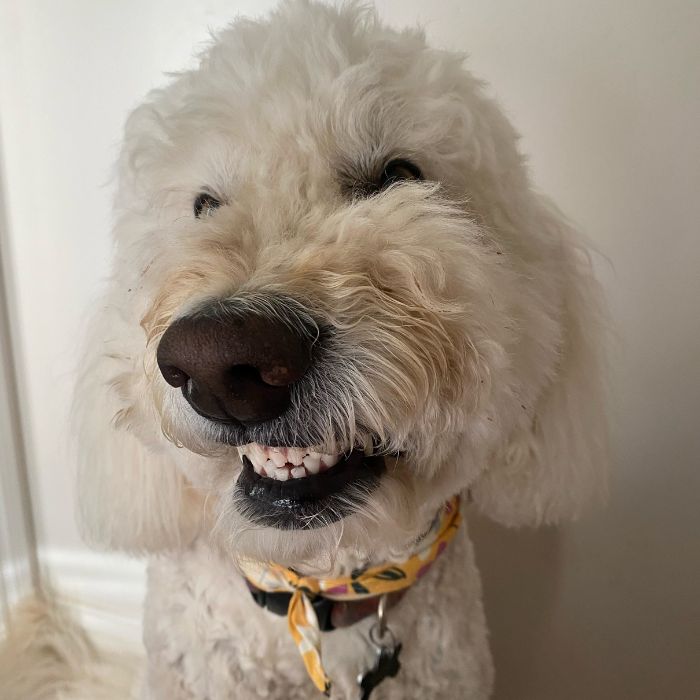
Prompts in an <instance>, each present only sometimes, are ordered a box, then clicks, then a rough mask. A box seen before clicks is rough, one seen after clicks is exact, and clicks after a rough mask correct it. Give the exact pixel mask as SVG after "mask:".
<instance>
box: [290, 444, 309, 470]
mask: <svg viewBox="0 0 700 700" xmlns="http://www.w3.org/2000/svg"><path fill="white" fill-rule="evenodd" d="M306 453H307V450H302V449H300V448H298V447H290V448H289V449H288V450H287V461H288V462H291V463H292V464H296V465H297V466H299V465H301V461H302V459H304V455H305V454H306Z"/></svg>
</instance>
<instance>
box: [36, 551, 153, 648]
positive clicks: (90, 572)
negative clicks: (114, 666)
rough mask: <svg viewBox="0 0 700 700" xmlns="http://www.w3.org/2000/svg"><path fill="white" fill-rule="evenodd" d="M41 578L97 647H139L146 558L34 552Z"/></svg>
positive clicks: (95, 553) (100, 554) (79, 552)
mask: <svg viewBox="0 0 700 700" xmlns="http://www.w3.org/2000/svg"><path fill="white" fill-rule="evenodd" d="M39 560H40V565H41V572H42V579H43V580H45V581H47V582H48V583H49V585H50V586H51V589H52V592H53V593H54V594H55V595H56V597H57V600H58V602H59V603H62V604H63V605H65V606H66V607H67V608H68V609H69V610H70V611H72V612H73V614H74V615H75V616H76V618H77V620H78V621H79V622H80V624H82V625H83V627H84V628H85V629H86V630H87V631H88V633H89V634H90V635H91V636H92V637H93V638H94V640H95V641H96V642H97V643H98V644H100V646H102V647H108V648H111V649H115V650H121V651H132V652H133V651H136V652H138V651H139V650H140V649H141V618H142V614H143V600H144V597H145V594H146V562H145V561H143V560H136V559H130V558H128V557H125V556H123V555H118V554H105V553H99V552H92V551H89V550H49V551H40V552H39Z"/></svg>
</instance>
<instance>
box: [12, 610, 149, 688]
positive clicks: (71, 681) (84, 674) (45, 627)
mask: <svg viewBox="0 0 700 700" xmlns="http://www.w3.org/2000/svg"><path fill="white" fill-rule="evenodd" d="M7 632H8V633H7V637H6V639H4V640H3V643H2V644H1V645H0V697H2V700H117V699H119V700H129V698H131V697H132V695H131V690H132V688H133V687H134V678H135V677H136V669H137V666H138V663H139V662H138V659H137V658H136V657H135V656H134V657H129V656H126V655H120V654H111V655H106V654H105V653H104V652H101V651H100V650H99V649H97V647H95V645H94V644H93V643H92V642H91V641H90V639H88V637H87V635H86V634H85V632H84V631H83V630H82V629H81V628H80V626H79V625H78V624H77V623H76V622H75V620H73V619H72V617H71V616H70V614H69V613H68V612H67V611H66V610H65V609H63V608H62V607H61V606H60V604H57V603H55V602H53V601H51V600H50V599H49V600H47V599H46V598H43V597H42V598H30V599H28V600H26V601H24V602H23V603H21V604H20V605H19V606H17V608H16V610H14V611H13V615H12V618H11V620H10V626H9V629H8V631H7ZM107 659H109V660H107ZM133 697H134V700H135V696H133Z"/></svg>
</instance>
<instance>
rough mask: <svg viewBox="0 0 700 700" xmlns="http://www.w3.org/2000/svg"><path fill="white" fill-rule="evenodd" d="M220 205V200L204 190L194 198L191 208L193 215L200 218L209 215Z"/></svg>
mask: <svg viewBox="0 0 700 700" xmlns="http://www.w3.org/2000/svg"><path fill="white" fill-rule="evenodd" d="M220 206H221V202H220V201H219V200H218V199H217V198H216V197H214V195H211V194H208V193H206V192H200V193H199V194H198V195H197V198H196V199H195V200H194V204H193V205H192V208H193V209H194V215H195V216H196V217H197V218H198V219H201V218H202V217H203V216H209V214H211V213H212V212H213V211H214V210H215V209H218V208H219V207H220Z"/></svg>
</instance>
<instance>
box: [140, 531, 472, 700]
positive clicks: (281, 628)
mask: <svg viewBox="0 0 700 700" xmlns="http://www.w3.org/2000/svg"><path fill="white" fill-rule="evenodd" d="M461 549H462V547H461V546H459V545H458V546H457V547H456V548H455V550H456V551H455V552H454V553H452V554H450V556H449V557H447V556H446V557H444V558H443V559H442V560H441V561H440V562H438V564H437V565H436V566H435V567H434V569H433V570H432V571H430V572H429V573H428V574H427V575H426V577H425V579H424V580H422V581H421V582H420V584H419V585H417V586H416V587H415V589H411V590H409V591H408V593H407V594H406V596H405V597H404V599H403V600H402V601H401V602H400V603H399V604H398V605H397V606H396V608H394V609H392V610H391V612H390V616H389V623H390V626H391V628H392V630H393V631H394V633H395V634H396V637H397V639H398V640H399V641H400V642H401V643H402V644H403V646H404V649H403V651H402V656H401V662H402V669H401V671H400V672H399V674H398V676H397V677H396V678H395V679H388V680H386V681H384V682H382V684H381V685H380V686H379V687H378V688H377V690H376V691H375V692H373V693H372V696H371V697H372V700H383V699H385V698H386V699H389V698H390V699H392V700H393V699H394V698H402V699H404V700H408V698H413V697H416V698H417V697H421V698H424V697H426V696H425V695H420V694H417V695H416V694H414V693H417V692H418V687H419V685H425V684H426V683H427V684H428V685H429V686H433V685H435V682H437V683H438V685H439V684H440V683H442V682H443V681H444V680H445V679H447V680H449V686H450V687H459V683H458V684H457V686H454V682H453V681H454V677H455V673H456V674H457V675H459V674H460V673H461V671H460V669H459V668H454V667H455V664H454V663H453V662H452V660H451V659H450V658H449V656H450V655H451V654H452V652H453V651H454V647H455V645H456V644H458V645H459V646H461V647H462V648H464V650H465V653H466V654H467V655H469V654H470V653H471V651H470V650H469V649H468V647H469V646H471V645H473V641H470V640H469V639H467V638H466V637H468V636H471V634H472V632H473V629H470V625H471V624H472V623H473V619H472V618H473V617H474V613H476V614H477V618H479V617H480V616H481V609H480V606H478V607H477V608H475V607H474V603H475V602H476V603H478V602H479V600H478V595H477V597H476V598H474V595H475V592H476V594H478V578H476V572H475V570H474V571H473V574H474V576H473V577H471V578H472V579H473V580H472V585H468V586H467V587H466V588H468V589H470V591H469V593H470V594H469V595H468V596H467V595H465V594H464V592H462V593H460V592H459V588H464V584H465V582H466V579H465V578H464V577H463V576H462V577H457V576H455V574H453V573H451V572H450V569H454V568H455V567H454V566H451V560H452V561H453V560H454V559H455V556H456V557H460V551H459V550H461ZM463 561H464V560H463ZM466 563H467V564H469V563H470V562H469V561H467V562H466ZM460 568H461V567H460ZM467 571H468V572H470V568H469V567H467ZM470 573H471V572H470ZM468 578H469V577H468ZM443 585H446V586H447V587H448V588H449V590H448V592H447V594H446V595H445V596H443V595H441V594H440V592H439V588H440V587H441V586H443ZM474 586H476V589H475V588H474ZM443 601H444V604H443ZM450 608H451V609H450ZM455 608H456V609H455ZM478 621H479V619H477V622H478ZM455 622H456V623H457V626H456V627H455ZM373 623H374V617H373V616H371V617H368V618H366V619H364V620H362V621H360V622H358V623H356V624H355V625H352V626H351V627H348V628H344V629H339V630H335V631H333V632H329V633H324V634H323V636H322V653H323V663H324V665H325V667H326V669H327V671H328V674H329V676H330V677H331V678H332V680H333V690H332V695H331V697H332V698H336V700H359V698H360V697H361V690H360V687H359V684H358V675H359V674H361V673H363V672H366V671H367V670H368V669H370V668H371V667H372V666H373V665H374V664H375V662H376V648H375V647H374V646H373V645H372V644H371V643H370V642H369V630H370V627H371V625H372V624H373ZM460 623H461V624H460ZM480 627H483V619H481V624H480V625H478V626H477V631H478V629H480ZM426 631H428V632H426ZM465 635H466V636H465ZM144 639H145V642H146V647H147V651H148V655H149V679H150V685H151V689H152V690H151V694H150V695H149V696H148V697H149V700H165V698H166V697H167V699H168V700H204V698H207V699H209V700H218V699H219V698H220V699H221V700H224V698H230V697H231V692H232V690H233V689H235V691H236V695H235V697H236V698H237V700H248V699H250V700H253V699H254V698H255V699H257V698H269V699H270V700H278V699H279V700H282V698H284V699H285V700H313V698H315V697H317V696H318V697H319V698H321V697H322V696H321V694H320V693H318V691H316V690H315V689H314V687H313V685H311V682H310V680H309V678H308V677H307V674H306V671H305V669H304V666H303V664H302V662H301V658H300V656H299V651H298V650H297V648H296V646H295V645H294V643H293V642H292V640H291V637H290V635H289V630H288V626H287V621H286V619H285V618H284V617H280V616H277V615H274V614H272V613H270V612H268V611H267V610H264V609H262V608H260V607H258V605H257V604H256V603H255V602H254V601H253V599H252V597H251V595H250V592H249V590H248V588H247V587H246V585H245V583H244V581H243V579H242V578H241V576H240V575H239V574H238V572H237V571H236V570H235V569H234V568H233V567H232V566H231V565H230V564H228V562H225V561H224V560H223V559H221V558H220V557H219V556H217V555H216V554H214V553H213V552H212V551H211V550H210V549H209V548H208V547H206V546H205V545H204V544H203V543H199V544H197V545H195V546H194V547H193V548H191V549H190V550H188V551H187V552H185V553H182V554H179V555H177V556H175V557H168V558H166V557H159V558H157V559H155V560H154V561H152V562H151V565H150V567H149V591H148V596H147V601H146V613H145V624H144ZM477 646H478V647H482V646H485V638H484V639H481V640H479V644H478V645H477ZM477 651H478V649H477ZM480 654H483V649H481V651H480ZM441 665H444V667H445V669H444V670H442V671H440V670H439V669H440V666H441ZM434 673H437V674H438V675H440V676H441V677H443V679H442V680H441V679H440V678H438V679H433V678H432V675H434ZM445 682H446V681H445ZM162 688H166V689H167V693H169V694H167V695H163V694H162V690H160V689H162ZM159 692H160V693H161V694H160V695H159V694H158V693H159ZM178 693H180V695H178ZM428 697H429V696H428ZM460 697H465V698H471V697H474V698H479V697H485V696H480V695H468V694H467V695H462V696H460Z"/></svg>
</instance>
